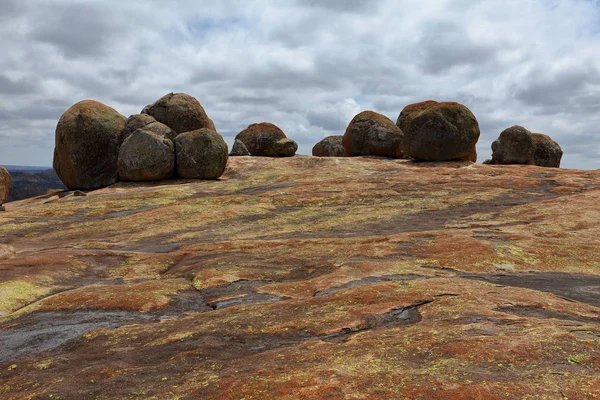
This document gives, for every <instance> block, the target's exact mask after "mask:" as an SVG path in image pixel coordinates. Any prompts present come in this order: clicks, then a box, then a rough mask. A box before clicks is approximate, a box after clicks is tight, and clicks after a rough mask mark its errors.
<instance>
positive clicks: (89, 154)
mask: <svg viewBox="0 0 600 400" xmlns="http://www.w3.org/2000/svg"><path fill="white" fill-rule="evenodd" d="M125 122H126V119H125V117H124V116H122V115H121V114H119V113H118V112H117V111H115V110H114V109H112V108H111V107H108V106H106V105H104V104H102V103H99V102H97V101H93V100H84V101H81V102H79V103H77V104H75V105H73V106H71V108H69V109H68V110H67V111H66V112H65V113H64V114H63V115H62V116H61V117H60V119H59V121H58V125H57V126H56V136H55V147H54V162H53V166H54V170H55V171H56V173H57V175H58V176H59V177H60V179H61V180H62V181H63V183H64V184H65V186H66V187H67V188H69V189H71V190H73V189H84V190H85V189H98V188H101V187H105V186H109V185H112V184H113V183H115V182H116V181H117V179H118V174H117V158H118V156H119V147H120V146H121V143H123V136H122V133H123V129H124V128H125Z"/></svg>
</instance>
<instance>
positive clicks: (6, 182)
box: [0, 167, 11, 206]
mask: <svg viewBox="0 0 600 400" xmlns="http://www.w3.org/2000/svg"><path fill="white" fill-rule="evenodd" d="M10 184H11V177H10V174H9V173H8V171H7V170H6V168H4V167H0V206H1V205H2V204H3V203H4V201H5V200H6V199H7V197H8V192H9V190H10Z"/></svg>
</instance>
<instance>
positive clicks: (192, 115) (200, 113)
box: [142, 93, 216, 133]
mask: <svg viewBox="0 0 600 400" xmlns="http://www.w3.org/2000/svg"><path fill="white" fill-rule="evenodd" d="M142 113H144V114H149V115H151V116H153V117H154V118H155V119H156V120H157V121H158V122H162V123H163V124H165V125H167V126H168V127H169V128H171V129H173V130H174V131H175V132H177V133H183V132H190V131H194V130H197V129H202V128H208V129H210V130H213V131H216V129H215V124H214V123H213V121H212V120H211V119H210V118H209V117H208V115H206V111H204V108H203V107H202V105H201V104H200V102H199V101H198V100H197V99H196V98H195V97H192V96H190V95H188V94H185V93H169V94H167V95H165V96H163V97H161V98H160V99H158V100H157V101H156V102H155V103H154V104H152V105H150V106H146V107H144V109H143V110H142Z"/></svg>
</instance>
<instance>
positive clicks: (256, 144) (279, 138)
mask: <svg viewBox="0 0 600 400" xmlns="http://www.w3.org/2000/svg"><path fill="white" fill-rule="evenodd" d="M235 139H236V140H239V141H241V142H242V143H244V145H245V146H246V149H248V151H249V152H250V155H252V156H261V157H292V156H293V155H294V154H296V151H297V150H298V145H297V144H296V142H294V141H293V140H292V139H288V137H287V136H285V133H283V131H282V130H281V129H279V128H278V127H277V126H276V125H274V124H271V123H269V122H261V123H259V124H252V125H250V126H248V128H247V129H244V130H243V131H241V132H240V133H238V135H237V136H236V137H235Z"/></svg>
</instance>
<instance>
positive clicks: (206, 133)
mask: <svg viewBox="0 0 600 400" xmlns="http://www.w3.org/2000/svg"><path fill="white" fill-rule="evenodd" d="M175 151H176V165H177V175H178V176H180V177H181V178H187V179H217V178H218V177H220V176H221V175H223V172H224V171H225V167H226V166H227V159H228V149H227V143H225V141H224V140H223V137H222V136H221V135H219V134H218V133H217V132H215V131H212V130H210V129H198V130H196V131H192V132H186V133H182V134H180V135H178V136H177V137H176V138H175Z"/></svg>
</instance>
